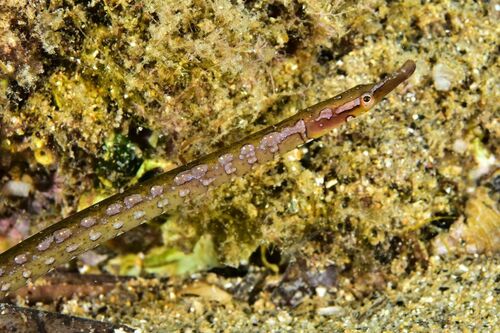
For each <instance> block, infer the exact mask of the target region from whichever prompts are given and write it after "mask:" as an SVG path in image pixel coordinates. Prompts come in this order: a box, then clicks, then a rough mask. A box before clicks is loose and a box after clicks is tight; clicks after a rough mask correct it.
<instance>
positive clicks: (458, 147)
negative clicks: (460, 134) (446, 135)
mask: <svg viewBox="0 0 500 333" xmlns="http://www.w3.org/2000/svg"><path fill="white" fill-rule="evenodd" d="M453 151H455V152H456V153H459V154H463V153H465V152H466V151H467V142H465V141H464V140H462V139H457V140H455V141H454V142H453Z"/></svg>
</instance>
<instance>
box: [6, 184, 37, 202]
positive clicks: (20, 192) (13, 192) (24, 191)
mask: <svg viewBox="0 0 500 333" xmlns="http://www.w3.org/2000/svg"><path fill="white" fill-rule="evenodd" d="M32 189H33V186H32V185H31V184H29V183H26V182H22V181H18V180H9V181H8V182H7V183H6V184H5V185H4V186H3V193H4V194H5V195H7V196H13V197H21V198H26V197H28V195H29V194H30V192H31V190H32Z"/></svg>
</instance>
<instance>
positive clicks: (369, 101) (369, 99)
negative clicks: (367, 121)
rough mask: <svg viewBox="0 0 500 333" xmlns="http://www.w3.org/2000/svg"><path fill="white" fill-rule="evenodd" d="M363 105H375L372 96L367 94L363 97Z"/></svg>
mask: <svg viewBox="0 0 500 333" xmlns="http://www.w3.org/2000/svg"><path fill="white" fill-rule="evenodd" d="M361 103H362V104H363V106H365V107H371V106H372V105H373V96H372V94H369V93H366V94H363V95H362V96H361Z"/></svg>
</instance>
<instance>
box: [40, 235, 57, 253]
mask: <svg viewBox="0 0 500 333" xmlns="http://www.w3.org/2000/svg"><path fill="white" fill-rule="evenodd" d="M53 241H54V236H53V235H52V236H48V237H47V238H45V239H44V240H43V241H41V242H40V244H38V245H37V246H36V248H37V250H38V251H40V252H43V251H45V250H47V249H48V248H49V247H50V244H52V242H53Z"/></svg>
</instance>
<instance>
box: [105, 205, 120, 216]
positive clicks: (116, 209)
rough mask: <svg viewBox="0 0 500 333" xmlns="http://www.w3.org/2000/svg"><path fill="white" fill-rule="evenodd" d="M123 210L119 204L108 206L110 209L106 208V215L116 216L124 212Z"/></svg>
mask: <svg viewBox="0 0 500 333" xmlns="http://www.w3.org/2000/svg"><path fill="white" fill-rule="evenodd" d="M122 208H123V206H122V205H121V204H119V203H114V204H111V205H109V206H108V208H106V215H108V216H113V215H116V214H118V213H120V212H121V211H122Z"/></svg>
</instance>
